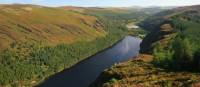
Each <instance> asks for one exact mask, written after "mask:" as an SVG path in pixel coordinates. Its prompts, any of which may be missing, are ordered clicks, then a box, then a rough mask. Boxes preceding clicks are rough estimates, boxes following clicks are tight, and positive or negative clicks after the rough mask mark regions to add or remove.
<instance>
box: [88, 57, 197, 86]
mask: <svg viewBox="0 0 200 87" xmlns="http://www.w3.org/2000/svg"><path fill="white" fill-rule="evenodd" d="M152 58H153V57H152V56H151V55H140V56H139V57H138V58H136V59H134V60H130V61H127V62H124V63H120V64H117V65H115V66H113V67H112V68H110V69H107V70H106V71H104V72H103V73H102V74H101V76H100V77H99V78H98V79H97V80H96V81H95V82H94V83H93V84H92V85H91V86H92V87H152V86H153V87H188V86H189V87H190V86H191V87H199V86H200V84H198V82H200V73H192V72H173V71H169V70H166V69H162V68H159V67H156V66H154V65H153V64H151V63H150V62H151V60H152Z"/></svg>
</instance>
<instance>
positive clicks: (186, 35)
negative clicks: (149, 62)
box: [153, 14, 200, 72]
mask: <svg viewBox="0 0 200 87" xmlns="http://www.w3.org/2000/svg"><path fill="white" fill-rule="evenodd" d="M184 17H185V19H183V18H184ZM194 19H195V20H194ZM197 20H198V17H196V16H185V14H181V15H177V16H175V17H173V20H172V21H171V25H172V26H173V27H174V32H175V33H176V36H175V37H174V38H173V39H171V40H170V41H169V44H168V46H167V47H163V46H161V44H160V43H157V46H156V47H155V48H154V50H153V55H154V56H155V60H154V61H153V63H154V64H156V65H158V66H163V67H165V68H168V69H174V70H178V71H179V70H181V71H185V70H186V71H195V72H199V71H200V59H199V57H200V45H199V43H200V39H199V38H198V37H199V35H200V30H199V29H198V28H199V26H200V24H199V23H198V21H197Z"/></svg>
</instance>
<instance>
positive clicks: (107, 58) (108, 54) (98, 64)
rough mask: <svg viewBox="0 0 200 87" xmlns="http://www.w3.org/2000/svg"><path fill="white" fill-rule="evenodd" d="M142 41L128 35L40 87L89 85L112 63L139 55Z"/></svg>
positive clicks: (83, 86)
mask: <svg viewBox="0 0 200 87" xmlns="http://www.w3.org/2000/svg"><path fill="white" fill-rule="evenodd" d="M140 42H141V39H139V38H135V37H132V36H126V37H125V38H124V39H123V40H121V41H120V42H118V43H117V44H115V45H114V46H112V47H110V48H108V49H106V50H104V51H102V52H100V53H97V54H96V55H94V56H91V57H90V58H88V59H86V60H84V61H82V62H80V63H78V64H76V65H74V66H73V67H72V68H70V69H66V70H64V71H62V72H60V73H58V74H56V75H54V76H52V77H51V78H49V79H48V80H46V81H45V82H44V83H42V84H41V85H40V87H88V86H89V85H90V84H91V83H92V82H93V81H94V80H95V79H96V78H97V77H98V76H99V75H100V73H101V72H102V71H104V70H105V69H107V68H109V67H111V65H113V64H115V63H119V62H123V61H126V60H128V59H130V58H132V57H135V56H137V55H138V53H139V49H140Z"/></svg>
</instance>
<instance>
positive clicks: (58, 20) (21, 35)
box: [0, 4, 106, 49]
mask: <svg viewBox="0 0 200 87" xmlns="http://www.w3.org/2000/svg"><path fill="white" fill-rule="evenodd" d="M105 35H106V32H105V31H104V30H103V24H102V23H101V22H100V21H99V20H98V19H97V18H96V17H94V16H88V15H83V14H80V13H76V12H73V11H67V10H64V9H60V8H50V7H42V6H36V5H17V4H16V5H0V49H4V48H8V47H9V45H10V44H11V43H14V42H26V41H37V42H41V43H45V44H46V43H48V44H50V45H54V44H59V43H73V42H75V41H81V40H84V41H90V40H93V39H95V38H98V37H103V36H105Z"/></svg>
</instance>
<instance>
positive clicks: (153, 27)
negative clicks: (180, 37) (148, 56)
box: [140, 6, 200, 53]
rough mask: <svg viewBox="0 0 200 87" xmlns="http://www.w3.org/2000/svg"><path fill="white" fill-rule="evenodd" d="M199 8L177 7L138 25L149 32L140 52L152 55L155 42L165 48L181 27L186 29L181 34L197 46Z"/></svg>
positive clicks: (199, 31) (199, 18)
mask: <svg viewBox="0 0 200 87" xmlns="http://www.w3.org/2000/svg"><path fill="white" fill-rule="evenodd" d="M199 8H200V6H188V7H178V8H175V9H173V10H168V11H163V12H160V13H158V14H155V15H153V16H151V17H149V18H147V19H146V20H145V21H143V22H142V23H141V24H140V25H141V26H142V27H143V28H144V29H146V30H147V31H150V34H149V35H148V36H147V37H146V38H145V39H144V40H143V42H142V44H141V52H143V53H152V49H153V48H154V45H156V42H159V43H161V44H162V45H163V46H167V45H168V42H170V40H171V39H173V38H174V37H175V36H176V34H177V32H178V31H179V30H180V28H181V27H186V29H185V30H184V31H183V32H182V33H183V34H184V35H185V36H186V37H188V38H189V39H190V40H191V41H192V42H194V43H196V44H198V42H199V41H200V40H199V39H198V38H197V37H199V33H200V30H199V29H198V27H199V26H200V24H199V20H200V9H199Z"/></svg>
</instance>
